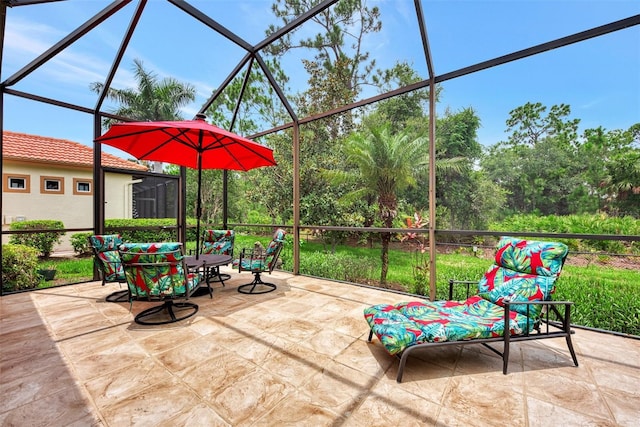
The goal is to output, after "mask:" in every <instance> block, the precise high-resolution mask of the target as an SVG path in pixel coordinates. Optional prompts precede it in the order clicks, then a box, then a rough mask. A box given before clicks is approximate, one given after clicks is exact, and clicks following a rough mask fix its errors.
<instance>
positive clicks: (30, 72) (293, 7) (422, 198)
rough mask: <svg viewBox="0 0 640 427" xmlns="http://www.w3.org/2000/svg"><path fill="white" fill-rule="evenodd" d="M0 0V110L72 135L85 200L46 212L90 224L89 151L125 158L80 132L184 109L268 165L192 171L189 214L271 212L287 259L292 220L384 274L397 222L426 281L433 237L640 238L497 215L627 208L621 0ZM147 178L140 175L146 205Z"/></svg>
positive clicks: (630, 165) (149, 199)
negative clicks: (375, 259) (85, 207)
mask: <svg viewBox="0 0 640 427" xmlns="http://www.w3.org/2000/svg"><path fill="white" fill-rule="evenodd" d="M0 11H1V18H0V19H1V21H0V37H1V45H0V54H1V59H2V62H1V64H0V71H1V78H0V88H1V90H2V98H1V99H0V128H1V130H2V131H5V130H8V131H16V132H24V133H27V134H34V135H45V136H50V137H55V138H62V139H68V140H72V141H77V142H81V143H83V144H85V145H88V146H90V147H92V148H93V153H94V164H93V174H92V182H93V189H94V191H93V207H92V209H91V210H90V211H87V212H86V219H87V224H65V226H66V228H69V229H82V228H83V229H85V230H86V231H91V232H94V233H97V234H101V233H103V232H105V220H106V219H108V218H105V193H106V192H107V191H108V190H109V188H106V186H105V175H104V169H103V166H102V163H101V157H102V156H103V154H104V153H109V154H114V155H117V156H120V157H123V158H125V159H127V158H130V156H128V155H127V154H126V153H122V152H118V151H117V150H115V149H112V148H110V147H108V146H106V145H104V146H103V145H101V144H100V143H97V142H94V140H95V139H96V138H97V137H99V136H100V135H102V134H103V133H104V132H105V131H106V130H107V129H108V127H109V125H110V124H111V123H114V122H117V121H146V120H182V119H192V118H195V117H196V115H197V114H205V115H206V117H207V120H208V121H209V122H210V123H212V124H215V125H217V126H218V127H221V128H224V129H227V130H230V131H232V132H235V133H237V134H239V135H242V136H246V137H248V138H250V139H253V140H254V141H256V142H259V143H261V144H264V145H266V146H268V147H270V148H272V149H273V150H274V153H275V158H276V161H277V163H278V165H277V166H275V167H268V168H261V169H256V170H252V171H249V172H235V171H205V172H204V176H203V179H204V182H205V185H204V193H203V203H204V208H203V209H204V212H203V218H204V221H205V222H206V223H207V224H209V225H210V226H212V227H213V226H215V227H223V228H237V227H240V226H243V227H247V228H250V227H251V226H255V225H262V226H264V225H273V226H280V227H285V228H286V229H287V230H288V232H289V234H290V236H292V237H293V238H292V240H291V242H293V243H294V244H293V245H292V247H291V249H292V254H291V256H292V259H291V261H292V263H291V270H292V271H293V273H294V274H299V273H300V272H301V268H300V266H301V258H302V256H301V245H300V242H301V241H304V240H305V239H307V238H319V239H323V241H324V242H325V243H326V244H327V248H330V247H331V245H334V244H335V243H336V242H344V241H347V242H351V243H354V244H359V245H362V246H368V247H375V248H378V249H380V250H381V255H380V260H381V261H380V263H381V266H376V268H378V269H380V272H379V276H380V277H381V282H382V283H385V282H386V280H387V274H389V273H388V271H387V270H389V271H392V270H393V265H392V264H393V260H392V261H391V262H389V260H388V257H387V259H386V260H385V258H384V257H385V255H384V253H385V251H386V250H388V248H389V247H394V245H396V246H398V245H402V244H405V245H409V246H407V247H409V248H416V247H417V248H420V250H421V251H422V252H423V253H426V254H428V255H429V256H428V257H426V258H425V260H424V261H423V263H424V264H422V265H421V266H422V267H424V270H423V273H424V275H425V277H424V279H425V280H424V281H425V283H427V284H428V285H427V286H428V289H426V292H425V294H427V295H429V296H430V297H431V298H432V299H433V298H434V297H435V292H436V289H435V286H436V285H435V284H436V275H437V270H436V253H437V250H438V247H437V246H438V245H440V244H444V243H458V244H463V246H464V245H465V244H466V245H467V246H468V247H469V248H473V249H472V250H473V251H474V252H475V251H476V250H477V248H478V247H480V248H481V247H482V245H483V242H485V241H486V240H487V239H492V238H495V237H497V236H500V235H502V234H505V233H509V234H512V235H520V236H525V237H526V236H533V237H545V236H549V233H551V235H552V236H554V237H557V238H567V239H569V238H574V239H582V240H586V241H592V242H596V243H599V242H600V243H601V242H604V241H607V242H615V243H618V244H620V245H621V246H625V245H628V246H631V247H635V248H636V249H637V244H638V242H639V241H640V232H638V231H635V232H634V231H633V230H634V229H633V228H627V229H624V230H625V231H611V232H607V233H602V232H600V231H596V232H591V233H584V234H582V233H580V234H575V233H571V230H572V229H571V228H567V227H561V226H559V227H557V229H555V230H550V229H549V228H544V227H541V228H540V229H537V230H529V229H525V228H523V227H522V224H524V223H526V222H527V219H526V218H530V217H524V218H525V219H523V220H522V222H520V223H509V222H501V221H504V220H505V218H508V217H509V216H510V215H511V214H519V215H532V216H537V217H546V216H553V217H569V216H571V215H578V214H579V215H595V216H599V218H600V217H602V216H603V215H605V216H608V217H627V218H635V219H636V220H637V219H638V218H640V170H638V168H637V162H638V161H640V156H639V155H638V153H639V152H640V145H639V144H640V79H639V78H638V76H640V3H638V2H637V1H631V0H630V1H622V0H621V1H615V2H610V1H562V0H559V1H553V2H551V1H518V2H505V1H433V0H387V1H385V0H378V1H375V0H368V1H367V0H325V1H319V0H264V1H263V0H247V1H241V0H239V1H237V0H216V1H211V0H191V1H181V0H166V1H165V0H149V1H146V0H115V1H102V0H94V1H90V2H88V1H74V0H67V1H49V0H0ZM1 135H2V133H0V145H1V144H2V136H1ZM2 169H3V170H2V172H3V173H2V176H3V186H4V179H5V176H6V175H7V173H13V174H16V173H22V174H26V173H29V172H25V170H26V169H24V168H23V169H19V168H18V169H17V168H16V166H15V165H12V164H10V163H6V164H5V160H4V157H3V163H2ZM162 172H163V175H164V174H168V175H177V176H179V178H180V180H179V185H178V186H177V187H178V188H177V191H172V192H170V194H173V195H174V198H173V200H169V201H167V200H164V199H163V200H162V202H161V204H162V206H164V207H165V208H167V209H169V210H168V211H167V212H163V214H162V215H164V216H165V217H171V218H175V219H176V222H175V225H176V230H177V239H179V240H180V241H182V242H185V241H186V240H187V237H186V236H187V229H188V227H187V218H193V217H195V200H194V191H195V190H194V188H195V182H196V180H197V178H196V175H195V171H193V170H190V169H187V168H180V167H178V166H176V165H171V164H169V163H167V164H164V165H163V170H162ZM32 173H36V174H37V173H38V172H32ZM43 173H44V172H43ZM159 179H160V178H159ZM35 180H36V179H35V178H32V179H31V182H32V186H34V185H35V184H34V182H35ZM161 180H162V179H161ZM149 182H150V181H149ZM107 187H108V186H107ZM3 188H4V187H3ZM34 188H35V187H34ZM145 189H146V191H148V194H151V192H152V189H151V187H145ZM153 193H154V195H148V196H145V195H142V194H141V195H140V196H139V200H140V203H142V201H143V200H144V209H145V212H147V211H148V210H153V209H155V208H154V206H155V204H156V202H158V200H157V199H156V198H155V197H156V196H155V193H156V190H155V189H154V190H153ZM4 194H5V192H4V190H3V202H2V206H1V207H2V211H3V212H2V213H3V218H4V217H5V215H7V213H6V212H8V211H9V210H10V208H11V206H9V205H8V204H7V202H6V201H5V196H4ZM163 194H164V195H163V197H164V196H166V195H167V194H168V193H166V192H165V193H163ZM11 203H14V202H11ZM70 208H72V207H71V206H70ZM173 212H175V214H174V213H173ZM38 215H40V219H48V218H46V212H45V211H43V212H40V213H38V214H32V215H31V217H36V216H38ZM148 215H149V216H152V215H151V213H149V214H148ZM145 216H146V215H145ZM156 216H159V215H157V214H156ZM531 221H532V220H531ZM496 224H498V225H496ZM9 225H10V224H7V223H4V222H3V242H4V238H5V237H8V236H9V235H10V230H9ZM619 230H621V229H619ZM628 230H631V231H628ZM563 233H564V234H563ZM634 245H635V246H634ZM596 246H597V245H596ZM625 247H626V246H625ZM470 250H471V249H470ZM377 274H378V273H377Z"/></svg>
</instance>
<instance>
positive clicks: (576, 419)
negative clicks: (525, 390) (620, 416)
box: [527, 397, 617, 427]
mask: <svg viewBox="0 0 640 427" xmlns="http://www.w3.org/2000/svg"><path fill="white" fill-rule="evenodd" d="M527 409H528V412H529V420H528V421H529V426H530V427H548V426H551V425H554V426H562V425H564V426H598V427H601V426H602V427H608V426H615V425H617V424H616V423H615V422H613V421H610V420H607V418H598V417H595V416H591V415H590V414H585V413H583V412H576V411H572V410H569V409H567V408H564V407H562V406H559V405H554V404H553V403H549V402H545V401H543V400H539V399H536V398H534V397H527Z"/></svg>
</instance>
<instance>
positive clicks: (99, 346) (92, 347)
mask: <svg viewBox="0 0 640 427" xmlns="http://www.w3.org/2000/svg"><path fill="white" fill-rule="evenodd" d="M130 340H131V338H130V337H129V335H128V334H127V332H126V330H125V328H124V327H123V326H121V325H115V326H110V327H106V328H103V329H98V330H96V331H94V332H91V333H86V334H82V335H79V336H75V337H71V338H68V339H66V340H61V341H59V342H58V345H59V346H60V348H61V350H62V351H63V352H64V353H65V354H66V355H67V356H69V357H71V358H72V359H82V358H84V357H87V356H90V355H92V354H94V353H96V352H100V351H102V350H105V349H109V348H111V347H114V346H117V345H118V344H121V343H123V342H127V341H130Z"/></svg>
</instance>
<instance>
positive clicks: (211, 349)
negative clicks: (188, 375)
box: [156, 335, 229, 376]
mask: <svg viewBox="0 0 640 427" xmlns="http://www.w3.org/2000/svg"><path fill="white" fill-rule="evenodd" d="M228 353H229V352H228V351H227V350H225V348H224V347H222V346H221V344H220V342H219V340H218V339H217V338H216V337H215V335H205V336H203V337H199V338H198V339H196V340H192V341H189V342H187V343H185V344H183V345H181V346H179V347H175V348H172V349H170V350H167V351H165V352H164V353H159V354H156V359H157V360H158V361H159V362H160V363H162V364H163V365H164V366H165V367H166V368H167V369H168V370H169V371H170V372H172V373H174V374H176V375H178V376H182V374H184V373H185V372H186V370H188V369H190V368H192V367H193V366H195V365H197V364H199V363H200V362H202V361H205V360H209V359H214V358H218V357H226V356H227V355H228Z"/></svg>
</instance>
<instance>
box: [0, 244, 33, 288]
mask: <svg viewBox="0 0 640 427" xmlns="http://www.w3.org/2000/svg"><path fill="white" fill-rule="evenodd" d="M37 269H38V250H37V249H36V248H33V247H31V246H26V245H13V244H7V245H2V289H3V290H4V291H9V292H11V291H17V290H20V289H31V288H35V287H36V286H37V285H38V283H39V282H40V276H39V275H38V273H37Z"/></svg>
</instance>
